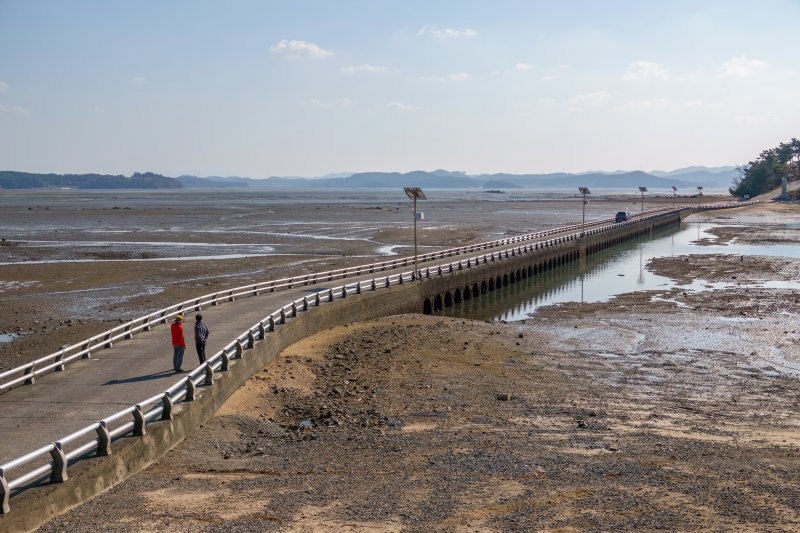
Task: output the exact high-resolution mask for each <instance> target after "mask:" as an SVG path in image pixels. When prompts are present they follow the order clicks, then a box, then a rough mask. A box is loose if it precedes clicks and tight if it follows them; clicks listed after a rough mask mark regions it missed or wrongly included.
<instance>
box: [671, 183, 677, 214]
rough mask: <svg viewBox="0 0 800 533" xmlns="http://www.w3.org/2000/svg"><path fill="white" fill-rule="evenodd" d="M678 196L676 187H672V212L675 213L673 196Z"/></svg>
mask: <svg viewBox="0 0 800 533" xmlns="http://www.w3.org/2000/svg"><path fill="white" fill-rule="evenodd" d="M677 195H678V188H677V187H676V186H674V185H673V186H672V210H673V211H675V196H677Z"/></svg>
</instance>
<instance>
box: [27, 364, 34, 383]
mask: <svg viewBox="0 0 800 533" xmlns="http://www.w3.org/2000/svg"><path fill="white" fill-rule="evenodd" d="M33 368H34V365H31V366H29V367H28V368H26V369H25V375H26V376H30V377H29V378H28V379H26V380H25V385H33V384H34V383H36V376H34V375H33Z"/></svg>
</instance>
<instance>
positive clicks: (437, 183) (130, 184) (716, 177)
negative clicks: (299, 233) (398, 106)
mask: <svg viewBox="0 0 800 533" xmlns="http://www.w3.org/2000/svg"><path fill="white" fill-rule="evenodd" d="M657 174H661V175H657ZM737 176H738V171H737V170H736V169H735V168H733V167H719V168H713V169H710V168H705V167H687V168H684V169H678V170H674V171H670V172H661V171H657V172H642V171H640V170H636V171H632V172H623V171H615V172H585V173H580V174H569V173H565V172H556V173H551V174H507V173H497V174H479V175H469V174H467V173H465V172H462V171H448V170H442V169H438V170H434V171H432V172H428V171H424V170H416V171H413V172H405V173H400V172H359V173H355V174H348V173H341V174H328V175H327V176H324V177H320V178H299V177H281V176H272V177H269V178H260V179H259V178H243V177H239V176H227V177H223V176H206V177H202V176H189V175H184V176H178V177H177V178H169V177H166V176H162V175H160V174H154V173H152V172H145V173H138V172H137V173H135V174H133V175H132V176H130V177H126V176H120V175H116V176H112V175H105V174H32V173H27V172H14V171H0V189H34V188H42V187H51V188H57V187H62V188H63V187H69V188H76V189H176V188H186V189H219V188H233V189H395V188H398V187H423V188H429V189H479V188H483V189H519V188H522V189H574V188H576V187H589V188H595V189H632V190H634V191H635V190H636V189H637V188H638V187H640V186H644V187H652V188H661V189H669V188H670V187H672V186H675V187H677V188H678V189H680V190H684V191H685V190H693V189H695V188H696V187H698V186H702V187H705V188H708V189H724V188H727V187H729V186H730V185H731V183H732V181H733V178H734V177H737Z"/></svg>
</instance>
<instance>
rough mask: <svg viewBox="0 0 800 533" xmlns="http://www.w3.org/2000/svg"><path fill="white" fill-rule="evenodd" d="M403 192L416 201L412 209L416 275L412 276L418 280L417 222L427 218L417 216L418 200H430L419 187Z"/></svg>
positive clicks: (420, 214) (421, 214) (408, 188)
mask: <svg viewBox="0 0 800 533" xmlns="http://www.w3.org/2000/svg"><path fill="white" fill-rule="evenodd" d="M403 190H404V191H405V192H406V196H408V197H409V198H411V199H412V200H413V201H414V204H413V206H412V208H411V209H412V210H413V213H414V274H413V275H412V276H411V279H412V280H417V279H419V274H418V270H417V220H422V219H424V218H425V215H424V213H419V214H417V200H418V199H419V200H427V199H428V198H427V197H426V196H425V193H424V192H422V189H420V188H419V187H404V188H403Z"/></svg>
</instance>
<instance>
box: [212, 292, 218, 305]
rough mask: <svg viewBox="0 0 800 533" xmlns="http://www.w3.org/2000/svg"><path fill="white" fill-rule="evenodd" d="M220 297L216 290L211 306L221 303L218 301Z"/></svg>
mask: <svg viewBox="0 0 800 533" xmlns="http://www.w3.org/2000/svg"><path fill="white" fill-rule="evenodd" d="M218 298H219V293H218V292H215V293H214V296H212V297H211V307H216V306H218V305H219V302H218V301H217V299H218Z"/></svg>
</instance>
